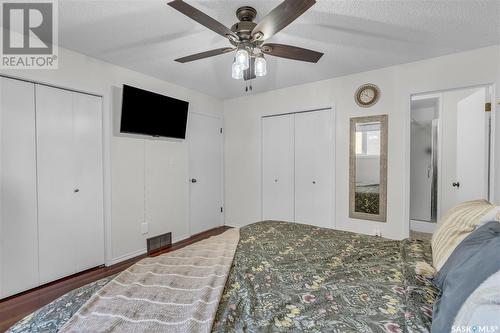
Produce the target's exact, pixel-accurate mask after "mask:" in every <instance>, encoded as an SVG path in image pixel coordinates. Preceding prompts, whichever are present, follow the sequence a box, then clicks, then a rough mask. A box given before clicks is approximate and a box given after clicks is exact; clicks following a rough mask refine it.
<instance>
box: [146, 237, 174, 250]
mask: <svg viewBox="0 0 500 333" xmlns="http://www.w3.org/2000/svg"><path fill="white" fill-rule="evenodd" d="M147 244H148V254H151V253H154V252H158V251H161V250H163V249H166V248H167V247H169V246H171V245H172V233H171V232H167V233H166V234H163V235H159V236H155V237H151V238H148V239H147Z"/></svg>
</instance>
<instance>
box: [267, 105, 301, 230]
mask: <svg viewBox="0 0 500 333" xmlns="http://www.w3.org/2000/svg"><path fill="white" fill-rule="evenodd" d="M293 127H294V116H293V115H283V116H274V117H264V118H262V218H263V219H264V220H281V221H294V194H293V192H294V184H293V183H294V167H293V164H294V129H293Z"/></svg>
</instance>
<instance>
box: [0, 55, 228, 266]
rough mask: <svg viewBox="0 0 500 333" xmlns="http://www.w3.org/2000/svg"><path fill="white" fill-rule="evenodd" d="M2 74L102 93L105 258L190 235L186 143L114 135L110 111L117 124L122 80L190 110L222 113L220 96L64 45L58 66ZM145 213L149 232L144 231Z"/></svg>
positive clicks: (123, 256)
mask: <svg viewBox="0 0 500 333" xmlns="http://www.w3.org/2000/svg"><path fill="white" fill-rule="evenodd" d="M0 74H2V75H8V76H14V77H18V78H24V79H28V80H34V81H38V82H43V83H48V84H52V85H56V86H60V87H65V88H69V89H74V90H80V91H86V92H92V93H95V94H99V95H102V96H103V117H104V119H103V124H104V129H105V133H104V152H105V153H104V155H105V156H104V163H105V176H106V179H107V181H106V182H105V201H106V208H107V210H106V220H107V222H106V234H107V240H108V242H107V253H106V258H107V263H112V262H117V261H119V260H123V259H126V258H127V257H130V256H134V255H137V254H140V253H142V252H144V251H145V248H146V242H145V239H146V238H147V237H151V236H152V235H155V234H159V233H163V232H168V231H172V236H173V238H174V240H176V239H180V238H183V237H186V236H188V235H189V228H188V221H187V207H188V202H187V198H188V197H187V196H188V194H187V190H188V182H187V177H188V176H187V170H188V169H187V144H186V142H184V141H181V140H177V141H175V140H151V139H144V138H143V137H124V136H120V135H119V134H117V133H116V126H115V128H114V129H115V133H114V135H113V127H114V126H113V125H112V123H113V122H112V115H113V117H114V120H115V121H114V123H115V125H116V123H117V120H118V119H119V118H118V117H116V116H117V115H118V116H119V113H120V107H121V105H120V100H121V90H120V89H121V86H122V84H124V83H126V84H130V85H133V86H137V87H140V88H143V89H147V90H151V91H155V92H158V93H162V94H166V95H169V96H172V97H175V98H179V99H183V100H187V101H189V102H190V105H189V111H190V112H200V113H208V114H221V113H222V108H223V104H222V102H221V101H220V100H218V99H215V98H213V97H209V96H207V95H204V94H201V93H198V92H196V91H193V90H189V89H186V88H183V87H180V86H177V85H174V84H172V83H168V82H165V81H161V80H158V79H156V78H153V77H150V76H147V75H143V74H140V73H138V72H134V71H131V70H128V69H125V68H122V67H118V66H115V65H112V64H109V63H106V62H103V61H100V60H97V59H93V58H90V57H87V56H84V55H82V54H78V53H75V52H72V51H69V50H65V49H63V48H60V49H59V69H58V70H2V71H0ZM145 182H146V186H145ZM145 195H146V196H147V198H148V200H145V199H144V198H145ZM145 201H146V202H147V204H146V205H147V207H146V210H145ZM145 216H146V219H147V220H148V222H149V234H147V235H142V234H141V223H142V222H143V221H144V217H145ZM90 246H91V244H90Z"/></svg>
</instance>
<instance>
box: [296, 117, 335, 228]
mask: <svg viewBox="0 0 500 333" xmlns="http://www.w3.org/2000/svg"><path fill="white" fill-rule="evenodd" d="M332 124H333V122H332V112H331V110H330V109H328V110H322V111H313V112H303V113H297V114H295V221H296V222H300V223H306V224H313V225H316V226H319V227H328V228H332V227H333V219H332V207H333V198H332V196H333V195H332V193H333V171H332V169H333V168H332V162H333V140H332V126H333V125H332Z"/></svg>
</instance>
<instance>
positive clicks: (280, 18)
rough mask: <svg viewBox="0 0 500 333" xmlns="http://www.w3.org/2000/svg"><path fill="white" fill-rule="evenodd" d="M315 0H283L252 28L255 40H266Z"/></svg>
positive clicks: (293, 19)
mask: <svg viewBox="0 0 500 333" xmlns="http://www.w3.org/2000/svg"><path fill="white" fill-rule="evenodd" d="M315 3H316V0H285V1H283V2H282V3H281V4H280V5H278V7H276V8H274V9H273V10H271V11H270V12H269V14H267V15H266V16H265V17H264V18H263V19H262V20H260V22H259V23H257V25H256V26H255V28H254V29H253V30H252V36H253V37H254V38H255V39H256V40H266V39H268V38H269V37H271V36H272V35H274V34H275V33H277V32H278V31H280V30H281V29H283V28H284V27H286V26H287V25H289V24H290V23H292V22H293V21H295V19H296V18H297V17H299V16H300V15H302V14H303V13H304V12H305V11H306V10H308V9H309V8H311V7H312V5H314V4H315Z"/></svg>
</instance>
